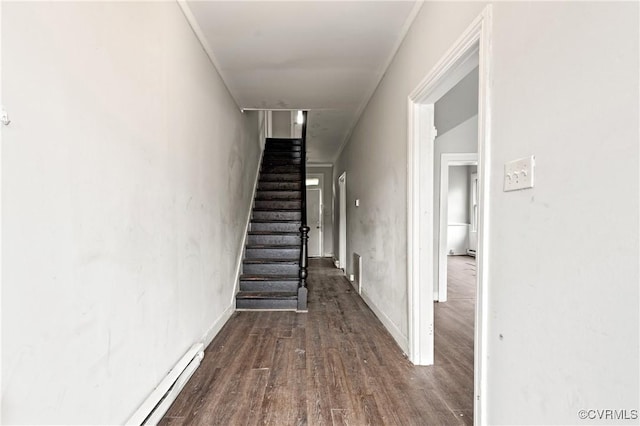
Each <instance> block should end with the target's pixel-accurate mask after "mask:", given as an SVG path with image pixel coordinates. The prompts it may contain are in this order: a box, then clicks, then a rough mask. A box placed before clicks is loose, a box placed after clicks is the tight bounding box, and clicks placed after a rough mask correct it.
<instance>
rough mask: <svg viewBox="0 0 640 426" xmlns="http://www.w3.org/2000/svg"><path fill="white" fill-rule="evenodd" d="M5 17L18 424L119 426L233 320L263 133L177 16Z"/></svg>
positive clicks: (116, 9) (9, 301) (152, 8)
mask: <svg viewBox="0 0 640 426" xmlns="http://www.w3.org/2000/svg"><path fill="white" fill-rule="evenodd" d="M2 8H3V10H2V41H3V44H2V63H3V69H2V72H3V75H2V93H3V103H4V105H6V107H7V108H8V109H9V110H10V111H11V115H12V119H13V122H12V123H11V126H10V127H6V128H4V129H3V130H2V131H3V147H2V149H3V156H2V201H3V212H2V213H3V215H2V229H3V236H2V237H3V239H2V245H3V247H4V248H5V250H3V253H2V255H3V257H2V264H3V276H2V284H3V288H2V292H3V297H2V349H3V353H2V377H3V382H2V416H3V417H2V423H5V424H16V423H27V424H120V423H123V422H124V421H125V420H126V419H127V418H129V416H130V415H131V414H132V413H133V412H134V411H135V410H136V408H137V407H138V405H139V404H140V403H141V402H142V401H143V400H144V399H145V398H146V397H147V396H148V394H150V393H151V391H152V390H153V389H154V387H155V386H156V385H157V384H158V383H159V382H160V381H161V380H162V379H163V377H164V376H165V375H166V374H167V372H168V371H169V370H170V369H171V368H172V367H173V366H174V364H175V363H176V361H177V360H178V359H179V358H180V357H181V356H182V355H183V354H184V353H185V352H186V350H187V349H188V348H189V347H190V345H191V344H193V343H194V342H196V341H201V340H202V339H203V337H204V336H205V335H207V333H209V332H210V330H212V327H213V330H215V327H216V326H218V325H220V323H221V322H224V320H225V319H226V316H227V315H228V314H230V312H231V310H232V309H233V305H232V299H233V291H234V280H235V273H236V266H237V261H238V257H239V255H240V253H241V250H242V247H241V242H242V239H243V233H244V228H245V217H246V212H247V211H248V208H249V206H250V203H251V196H252V194H251V189H252V187H253V183H254V179H255V176H256V170H257V164H258V159H259V154H260V149H259V145H258V140H257V115H256V114H254V113H252V114H246V115H243V114H241V113H240V112H239V110H238V108H237V107H236V105H235V104H234V102H233V100H232V98H231V97H230V96H229V93H228V91H227V89H226V87H225V86H224V84H223V83H222V81H221V79H220V78H219V76H218V74H217V73H216V71H215V69H214V68H213V67H212V65H211V63H210V62H209V60H208V58H207V56H206V54H205V53H204V51H203V49H202V47H201V46H200V44H199V43H198V41H197V39H196V38H195V36H194V34H193V32H192V30H191V28H190V27H189V25H188V23H187V21H186V20H185V18H184V16H183V15H182V13H181V11H180V8H179V7H178V5H177V4H176V3H175V2H165V3H129V2H127V3H115V2H109V3H106V2H95V3H81V2H78V3H59V2H55V3H3V5H2Z"/></svg>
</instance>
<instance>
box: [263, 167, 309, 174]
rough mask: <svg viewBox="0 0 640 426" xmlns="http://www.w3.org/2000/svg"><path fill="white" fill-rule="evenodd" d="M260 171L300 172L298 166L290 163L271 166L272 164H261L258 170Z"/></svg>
mask: <svg viewBox="0 0 640 426" xmlns="http://www.w3.org/2000/svg"><path fill="white" fill-rule="evenodd" d="M260 171H261V172H262V173H295V174H298V173H301V171H300V166H299V165H298V166H291V165H285V166H281V165H278V166H272V165H263V166H262V169H261V170H260Z"/></svg>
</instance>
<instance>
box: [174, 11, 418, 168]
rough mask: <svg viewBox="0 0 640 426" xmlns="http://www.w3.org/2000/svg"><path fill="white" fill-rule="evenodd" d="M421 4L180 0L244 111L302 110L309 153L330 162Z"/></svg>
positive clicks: (314, 159) (320, 159)
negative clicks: (304, 116) (305, 111)
mask: <svg viewBox="0 0 640 426" xmlns="http://www.w3.org/2000/svg"><path fill="white" fill-rule="evenodd" d="M421 4H422V3H421V2H416V1H295V2H287V1H274V2H272V1H224V2H221V1H186V2H184V1H183V2H181V6H182V7H183V10H184V11H185V14H186V15H187V18H188V19H189V20H190V22H191V24H192V26H193V27H194V30H195V32H196V34H197V35H198V37H199V38H200V40H201V42H202V43H203V45H204V48H205V50H207V53H208V54H209V56H210V57H211V59H212V61H213V63H214V64H215V65H216V68H217V69H218V71H219V72H220V75H221V76H222V78H223V80H224V82H225V84H226V85H227V87H228V88H229V91H230V92H231V95H232V96H233V97H234V99H235V100H236V102H237V104H238V106H239V107H240V108H243V109H306V110H309V111H310V112H309V116H308V127H307V141H308V142H307V146H308V159H309V161H310V162H314V163H332V162H333V161H334V160H335V158H336V157H337V155H338V153H339V150H340V149H341V147H342V145H343V143H344V142H346V139H347V138H348V137H349V134H350V133H351V131H352V129H353V127H354V126H355V124H356V122H357V120H358V118H359V117H360V114H361V113H362V110H363V109H364V107H365V106H366V104H367V102H368V101H369V98H370V97H371V95H372V94H373V92H374V90H375V88H376V86H377V85H378V83H379V82H380V79H381V78H382V75H383V74H384V72H385V71H386V68H387V66H388V65H389V62H390V61H391V59H392V58H393V55H394V54H395V52H396V50H397V48H398V46H399V45H400V43H401V41H402V39H403V38H404V35H405V34H406V31H407V29H408V28H409V26H410V25H411V22H412V21H413V18H414V17H415V15H416V13H417V12H418V10H419V8H420V6H421Z"/></svg>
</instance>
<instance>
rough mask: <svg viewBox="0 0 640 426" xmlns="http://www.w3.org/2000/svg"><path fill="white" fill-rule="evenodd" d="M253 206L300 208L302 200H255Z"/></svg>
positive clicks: (285, 208) (286, 208)
mask: <svg viewBox="0 0 640 426" xmlns="http://www.w3.org/2000/svg"><path fill="white" fill-rule="evenodd" d="M255 207H256V208H259V209H272V210H300V209H301V208H302V201H300V200H293V201H291V200H256V201H255Z"/></svg>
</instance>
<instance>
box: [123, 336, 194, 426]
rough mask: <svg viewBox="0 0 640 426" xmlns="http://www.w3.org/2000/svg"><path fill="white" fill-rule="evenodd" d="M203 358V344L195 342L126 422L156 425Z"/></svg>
mask: <svg viewBox="0 0 640 426" xmlns="http://www.w3.org/2000/svg"><path fill="white" fill-rule="evenodd" d="M203 358H204V344H202V343H196V344H195V345H193V346H192V347H191V349H189V350H188V351H187V353H186V354H184V356H183V357H182V358H181V359H180V361H178V363H177V364H176V366H175V367H173V369H172V370H171V371H170V372H169V374H167V376H166V377H165V378H164V379H163V380H162V382H160V384H159V385H158V386H157V387H156V388H155V389H154V391H153V392H151V395H149V397H148V398H147V399H146V400H145V401H144V402H143V403H142V405H141V406H140V407H139V408H138V409H137V410H136V412H135V413H133V416H131V418H130V419H129V420H128V421H127V423H126V424H127V425H131V426H134V425H135V426H141V425H157V424H158V423H159V422H160V420H161V419H162V416H164V415H165V413H166V412H167V410H169V407H170V406H171V404H172V403H173V401H175V399H176V398H177V397H178V394H179V393H180V391H181V390H182V388H183V387H184V385H185V384H186V383H187V381H188V380H189V378H190V377H191V376H192V375H193V373H195V371H196V369H197V368H198V367H199V366H200V362H201V361H202V359H203Z"/></svg>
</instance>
